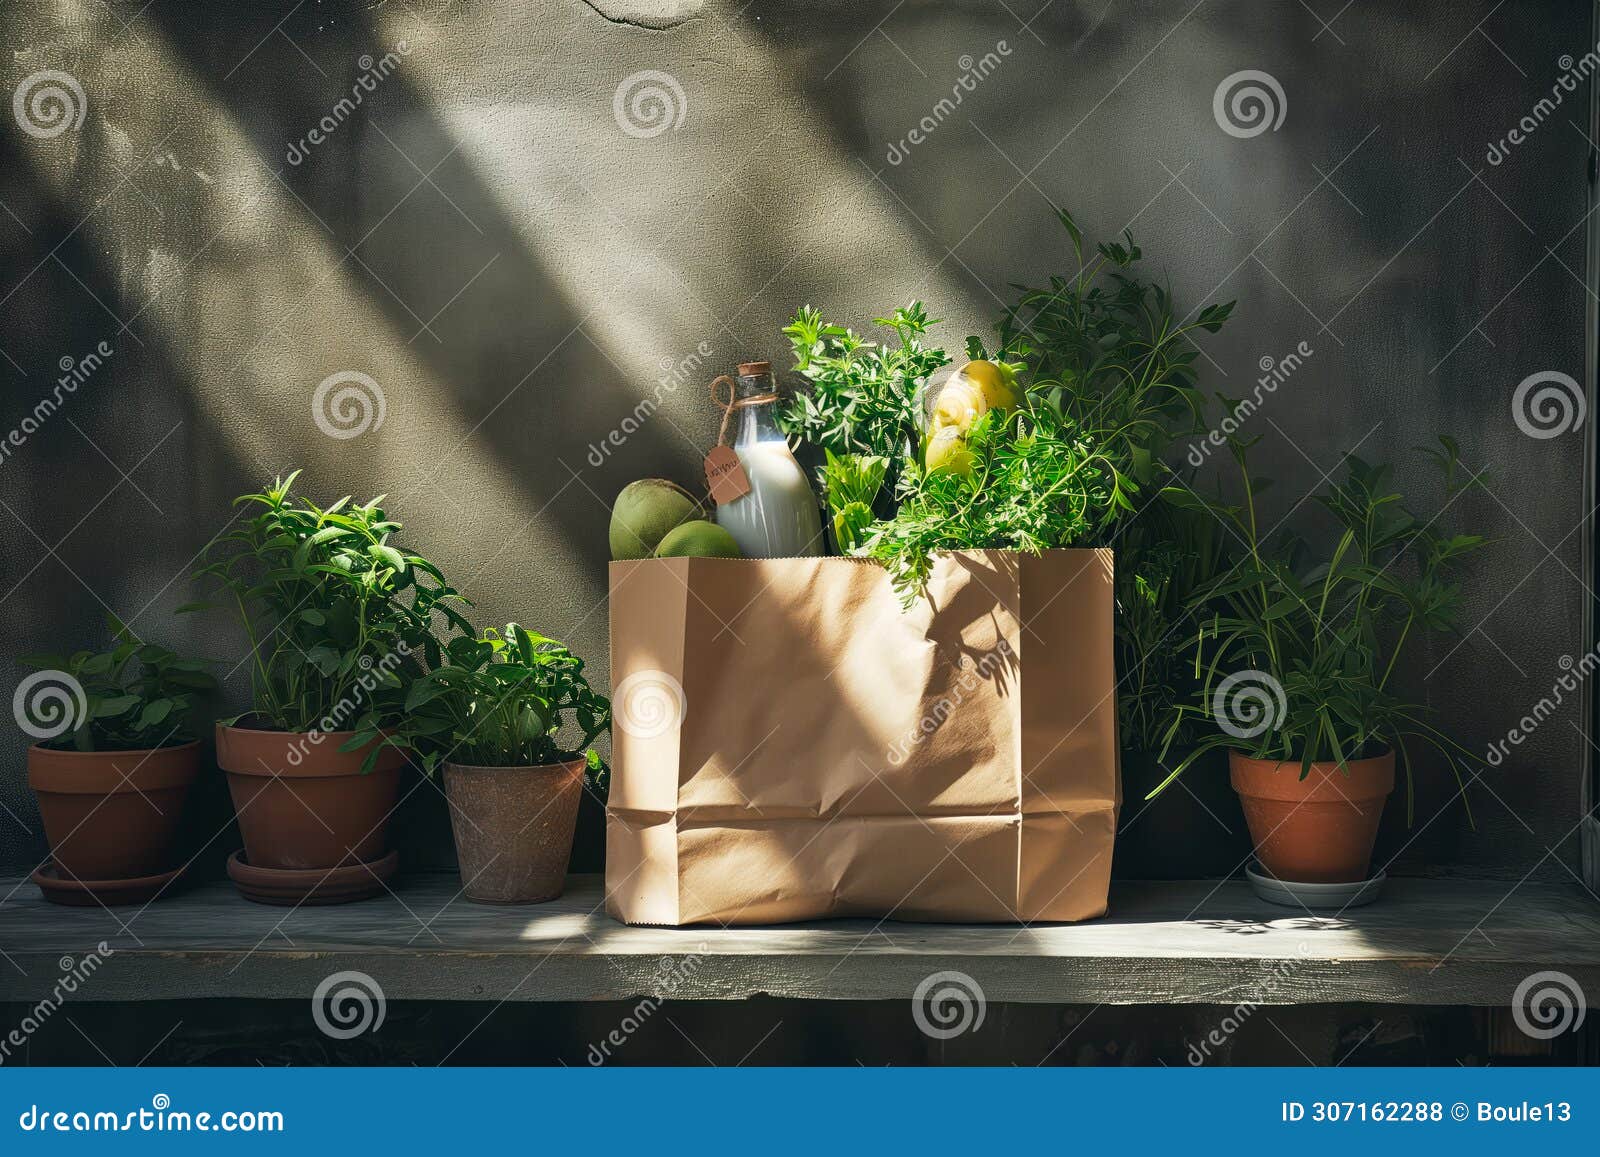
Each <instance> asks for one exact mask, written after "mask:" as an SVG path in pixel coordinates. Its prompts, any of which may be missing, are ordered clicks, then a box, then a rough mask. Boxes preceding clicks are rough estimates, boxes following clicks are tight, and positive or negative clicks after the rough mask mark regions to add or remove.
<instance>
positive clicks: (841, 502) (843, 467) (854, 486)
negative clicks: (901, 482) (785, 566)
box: [818, 450, 889, 554]
mask: <svg viewBox="0 0 1600 1157" xmlns="http://www.w3.org/2000/svg"><path fill="white" fill-rule="evenodd" d="M826 454H827V461H826V462H825V463H824V464H823V467H822V470H821V472H820V473H819V475H818V477H819V478H820V479H821V481H822V492H823V494H824V495H825V496H826V500H827V506H828V514H829V519H830V522H831V525H832V527H833V542H834V545H835V546H836V547H838V548H839V550H840V551H841V552H842V553H844V554H853V553H855V551H856V549H857V548H858V547H859V546H860V545H861V541H862V536H863V535H864V534H865V532H866V529H867V527H869V526H870V525H872V519H873V513H872V504H873V503H874V502H875V501H876V500H877V497H878V494H879V492H880V491H881V490H882V489H883V480H884V478H885V477H886V476H887V475H888V473H889V459H888V458H886V457H884V456H883V455H882V454H835V453H834V452H833V451H832V450H828V451H826Z"/></svg>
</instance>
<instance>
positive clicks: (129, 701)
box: [14, 619, 216, 904]
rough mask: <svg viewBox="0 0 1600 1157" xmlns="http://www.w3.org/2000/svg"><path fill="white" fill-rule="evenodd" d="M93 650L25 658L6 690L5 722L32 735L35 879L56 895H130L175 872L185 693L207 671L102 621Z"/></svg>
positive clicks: (120, 898) (193, 746)
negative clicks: (100, 644)
mask: <svg viewBox="0 0 1600 1157" xmlns="http://www.w3.org/2000/svg"><path fill="white" fill-rule="evenodd" d="M111 629H112V634H113V643H112V646H111V647H110V648H109V649H108V650H104V651H77V652H74V653H73V654H71V655H30V656H27V657H25V658H24V659H23V662H24V663H25V664H26V665H28V666H30V667H33V668H35V669H36V670H35V672H34V673H33V674H32V675H29V676H27V677H25V678H24V679H23V681H22V683H21V685H19V687H18V690H17V694H16V696H15V700H14V701H15V704H16V707H17V723H18V725H19V726H20V727H21V728H22V730H23V731H24V732H25V733H26V734H28V735H29V736H31V737H32V738H34V739H35V740H36V741H37V742H35V743H34V744H33V746H32V747H30V748H29V749H28V783H29V786H31V787H32V788H33V790H34V793H35V795H36V796H37V797H38V800H39V815H40V818H41V819H42V820H43V823H44V829H45V837H46V839H47V840H48V841H49V843H50V855H51V858H52V859H53V861H54V866H53V869H48V870H47V869H41V870H40V872H38V873H35V879H36V881H37V882H39V884H40V887H41V888H42V889H44V892H45V895H46V896H47V897H48V898H50V899H52V900H57V901H59V902H62V903H84V904H92V903H97V902H99V903H108V904H114V903H135V902H143V901H145V900H148V899H150V898H151V896H153V895H156V894H158V893H159V891H160V890H161V888H163V887H164V886H165V885H166V884H167V883H168V882H169V881H170V880H171V879H172V877H173V876H175V875H176V872H175V870H174V868H173V865H172V863H171V848H172V839H173V835H174V833H175V832H176V830H177V826H178V818H179V816H180V815H181V813H182V811H183V804H184V800H185V799H186V798H187V796H188V794H189V787H190V785H191V784H192V783H193V782H194V779H195V776H196V774H197V773H198V771H199V768H200V745H199V743H198V741H196V739H195V738H194V735H193V733H192V732H191V730H190V727H189V722H190V720H189V717H190V714H191V712H192V710H193V697H194V696H195V695H196V694H198V693H203V692H207V691H210V690H211V689H212V688H214V687H215V686H216V682H215V680H213V679H212V677H211V676H210V675H209V674H207V673H206V669H205V664H204V663H202V662H200V661H199V660H195V659H182V658H179V657H178V656H177V655H175V654H174V653H173V652H171V651H169V650H167V649H166V648H165V647H160V646H157V645H155V644H154V643H148V642H145V641H143V640H141V639H140V638H138V637H137V636H136V635H135V634H134V633H133V631H132V630H131V629H130V628H129V627H127V626H126V625H124V624H123V623H121V622H118V621H117V620H115V619H113V620H112V621H111Z"/></svg>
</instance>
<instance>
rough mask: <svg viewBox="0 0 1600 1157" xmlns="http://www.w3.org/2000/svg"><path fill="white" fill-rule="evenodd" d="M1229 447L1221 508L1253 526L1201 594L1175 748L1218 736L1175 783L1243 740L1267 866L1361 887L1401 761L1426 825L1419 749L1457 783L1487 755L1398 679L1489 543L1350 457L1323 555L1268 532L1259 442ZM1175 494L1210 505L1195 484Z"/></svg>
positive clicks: (1243, 769)
mask: <svg viewBox="0 0 1600 1157" xmlns="http://www.w3.org/2000/svg"><path fill="white" fill-rule="evenodd" d="M1440 445H1441V447H1442V449H1439V450H1432V451H1429V453H1430V454H1431V455H1432V456H1433V457H1434V458H1435V459H1436V460H1437V461H1438V462H1439V463H1440V464H1441V465H1442V466H1443V467H1444V469H1445V472H1446V479H1447V485H1448V486H1450V487H1451V488H1452V489H1453V488H1454V487H1455V484H1456V480H1457V479H1458V477H1459V475H1460V466H1459V461H1458V455H1457V450H1456V446H1455V443H1454V442H1452V441H1451V440H1450V439H1448V438H1441V439H1440ZM1230 448H1231V450H1232V453H1233V456H1234V458H1235V460H1236V461H1237V462H1238V464H1239V469H1240V473H1241V475H1242V477H1243V483H1244V485H1243V500H1242V505H1240V506H1237V507H1235V506H1227V505H1223V504H1221V503H1215V504H1211V503H1207V505H1208V506H1209V507H1210V509H1211V513H1212V514H1214V515H1215V516H1217V517H1220V518H1222V519H1224V520H1225V521H1226V523H1227V524H1228V525H1229V526H1230V527H1231V528H1232V529H1233V530H1234V531H1235V533H1237V534H1238V535H1239V538H1240V541H1241V542H1242V543H1243V544H1244V547H1243V551H1242V553H1243V557H1242V558H1241V560H1240V562H1239V565H1238V566H1237V567H1236V568H1233V569H1232V570H1231V571H1229V572H1228V573H1225V574H1223V575H1221V576H1219V577H1218V579H1217V580H1216V581H1215V582H1213V583H1211V584H1209V585H1208V586H1207V587H1206V588H1205V589H1203V590H1202V591H1201V592H1200V594H1199V596H1198V597H1199V599H1201V600H1204V601H1206V602H1207V604H1208V605H1215V606H1217V607H1219V608H1220V609H1217V610H1215V611H1214V612H1213V613H1212V614H1210V615H1209V616H1208V617H1207V618H1205V619H1204V620H1202V623H1201V625H1200V628H1199V630H1198V631H1197V632H1196V633H1195V635H1194V636H1193V640H1192V646H1193V649H1194V664H1195V667H1194V670H1195V672H1196V675H1197V683H1198V685H1197V688H1196V693H1195V695H1194V696H1193V698H1192V699H1191V700H1190V701H1189V702H1187V703H1184V704H1181V705H1180V708H1179V711H1178V712H1177V715H1176V717H1175V718H1174V720H1173V722H1172V724H1171V725H1170V727H1169V730H1168V742H1169V743H1170V742H1171V741H1172V740H1173V739H1175V737H1176V736H1177V734H1178V730H1179V728H1180V727H1181V726H1183V725H1184V724H1185V723H1193V724H1195V725H1196V726H1200V727H1212V728H1215V729H1216V730H1214V731H1212V732H1211V734H1209V735H1206V736H1205V737H1204V738H1202V739H1201V740H1200V742H1199V744H1198V745H1197V746H1196V748H1195V750H1194V752H1192V753H1191V754H1190V755H1189V756H1188V757H1187V758H1186V759H1184V760H1182V761H1181V762H1179V763H1178V764H1177V766H1176V767H1175V769H1174V771H1173V773H1172V775H1171V776H1169V778H1168V780H1167V782H1168V783H1170V782H1171V780H1172V779H1175V778H1176V777H1177V776H1178V775H1180V774H1182V773H1183V772H1184V770H1186V768H1187V767H1188V766H1190V764H1191V763H1192V762H1193V761H1194V759H1196V758H1197V757H1198V755H1199V754H1200V753H1203V752H1205V751H1208V750H1211V749H1214V748H1219V747H1221V748H1226V749H1228V752H1229V763H1230V768H1231V778H1232V782H1233V786H1234V789H1235V790H1236V791H1237V792H1238V793H1239V796H1240V799H1241V801H1242V803H1243V805H1244V811H1245V816H1246V818H1247V820H1248V821H1249V824H1250V831H1251V834H1252V836H1253V837H1254V840H1255V846H1256V856H1257V858H1258V859H1259V860H1260V862H1261V864H1262V866H1263V867H1264V868H1265V869H1266V871H1267V872H1268V873H1270V874H1271V875H1272V876H1274V877H1276V878H1277V879H1278V880H1282V881H1290V882H1294V883H1310V884H1330V883H1349V882H1355V881H1361V880H1364V879H1366V877H1367V872H1368V870H1369V865H1370V863H1371V857H1372V848H1373V842H1374V840H1375V838H1376V836H1377V831H1378V823H1379V820H1380V818H1381V816H1382V812H1383V807H1384V803H1385V801H1386V799H1387V797H1388V796H1389V794H1390V792H1391V791H1392V790H1393V788H1394V783H1395V762H1396V755H1397V754H1398V756H1399V758H1400V761H1401V763H1402V766H1403V769H1404V771H1405V773H1406V775H1405V779H1406V816H1407V820H1408V821H1409V820H1410V819H1411V815H1412V810H1413V805H1412V800H1413V790H1412V776H1411V759H1410V750H1409V748H1408V742H1409V743H1410V744H1412V745H1421V746H1425V747H1429V748H1432V749H1433V750H1435V751H1436V752H1437V753H1438V754H1439V755H1441V756H1442V757H1443V758H1444V760H1445V762H1446V763H1447V764H1448V765H1449V767H1450V768H1451V771H1452V772H1453V773H1454V774H1455V776H1456V778H1457V781H1458V783H1460V782H1463V781H1462V766H1463V765H1464V764H1470V763H1471V762H1472V761H1474V759H1475V757H1474V756H1473V755H1472V754H1471V753H1470V752H1468V751H1467V749H1466V748H1464V747H1463V746H1462V745H1461V744H1459V743H1457V742H1456V741H1455V740H1454V739H1452V738H1451V737H1450V736H1448V735H1446V734H1445V733H1444V732H1442V731H1440V730H1439V729H1438V728H1437V727H1435V726H1434V725H1433V724H1432V723H1431V722H1430V721H1429V719H1428V712H1427V709H1426V708H1425V707H1424V706H1423V705H1421V704H1418V703H1415V702H1413V701H1411V700H1409V699H1407V698H1406V697H1404V696H1403V695H1400V694H1398V693H1397V692H1396V691H1395V689H1394V686H1393V679H1394V675H1395V669H1396V665H1397V663H1398V661H1399V658H1400V656H1401V654H1402V653H1403V651H1404V649H1405V647H1406V646H1407V644H1408V643H1413V642H1415V640H1416V639H1418V638H1419V637H1420V636H1422V635H1424V634H1425V633H1427V632H1430V631H1445V630H1448V629H1449V628H1450V627H1451V625H1452V623H1453V619H1454V612H1455V609H1456V605H1457V602H1458V599H1459V588H1458V587H1457V586H1456V585H1455V584H1454V583H1453V582H1452V581H1451V577H1452V575H1453V572H1454V571H1455V570H1456V568H1457V565H1458V563H1459V562H1460V560H1461V559H1462V557H1463V556H1464V555H1466V554H1468V553H1470V552H1471V551H1473V550H1476V549H1477V548H1478V547H1480V546H1482V545H1483V543H1484V541H1485V540H1484V539H1483V538H1481V537H1479V536H1477V535H1465V534H1449V533H1446V532H1445V531H1444V530H1442V529H1440V528H1439V525H1438V519H1437V518H1434V519H1428V520H1424V519H1420V518H1418V517H1416V516H1415V515H1413V514H1412V513H1411V512H1410V511H1408V510H1407V509H1406V508H1405V507H1404V506H1403V505H1402V502H1401V496H1400V495H1399V493H1398V492H1396V491H1395V490H1394V488H1393V485H1392V478H1391V475H1392V471H1391V469H1390V467H1388V466H1372V465H1368V464H1367V463H1365V462H1363V461H1362V460H1361V459H1359V458H1357V457H1355V456H1354V455H1347V456H1346V458H1345V461H1344V471H1343V477H1342V479H1341V480H1340V481H1338V482H1333V483H1330V484H1329V485H1328V487H1327V488H1326V489H1325V490H1324V491H1323V492H1322V493H1321V494H1319V495H1318V496H1317V502H1318V503H1319V504H1320V505H1321V506H1322V507H1323V509H1324V510H1326V511H1327V512H1328V513H1329V514H1330V515H1331V516H1332V519H1333V522H1334V528H1335V532H1336V534H1337V539H1336V541H1335V543H1334V546H1333V548H1332V550H1331V551H1330V552H1329V553H1328V555H1327V557H1326V558H1325V559H1323V560H1322V561H1319V562H1315V563H1313V562H1312V561H1311V557H1310V556H1311V552H1310V550H1309V548H1308V547H1307V546H1306V544H1305V543H1304V542H1303V541H1302V540H1300V539H1299V538H1298V537H1297V536H1295V535H1293V534H1292V533H1289V532H1283V533H1281V534H1278V535H1274V536H1271V537H1270V538H1268V539H1265V540H1264V539H1263V536H1262V535H1261V534H1260V533H1259V531H1258V519H1257V509H1256V494H1257V493H1258V492H1259V490H1260V485H1259V483H1258V482H1256V481H1255V480H1254V479H1252V477H1251V474H1250V470H1249V466H1248V454H1247V451H1248V448H1249V443H1247V442H1243V441H1237V440H1236V441H1234V442H1233V443H1231V447H1230ZM1470 481H1475V480H1469V484H1470ZM1171 497H1173V498H1174V499H1175V500H1177V501H1181V502H1194V503H1200V502H1202V501H1204V500H1201V499H1199V498H1197V497H1196V496H1194V495H1193V493H1192V492H1185V493H1183V494H1177V495H1172V496H1171ZM1165 786H1166V783H1163V784H1161V785H1160V786H1158V787H1157V788H1156V789H1155V790H1156V791H1160V790H1161V789H1162V788H1164V787H1165ZM1151 794H1152V795H1154V794H1155V792H1152V793H1151ZM1462 798H1463V800H1465V788H1464V783H1463V796H1462ZM1468 816H1469V818H1470V816H1471V810H1470V807H1469V808H1468Z"/></svg>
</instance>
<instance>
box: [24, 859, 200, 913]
mask: <svg viewBox="0 0 1600 1157" xmlns="http://www.w3.org/2000/svg"><path fill="white" fill-rule="evenodd" d="M182 871H183V868H182V867H181V866H179V867H176V868H173V869H172V871H170V872H162V873H161V874H160V875H157V876H139V877H136V878H134V879H131V880H74V879H73V878H72V877H71V876H66V875H63V874H62V872H61V869H60V868H58V867H56V863H55V861H54V860H51V861H50V862H49V863H47V864H45V865H44V866H43V867H41V868H37V869H35V870H34V873H33V876H32V880H33V882H34V883H35V884H37V885H39V891H40V892H42V893H44V898H45V899H46V900H49V901H50V902H51V903H52V904H65V905H67V906H68V907H69V908H99V907H101V906H102V905H104V906H105V907H107V908H111V907H115V906H116V905H118V904H148V903H149V902H150V901H151V900H154V899H155V898H156V897H157V896H158V895H160V894H161V890H162V889H163V888H165V887H166V886H167V885H168V884H170V883H172V881H173V880H176V879H177V878H178V875H179V874H180V873H181V872H182Z"/></svg>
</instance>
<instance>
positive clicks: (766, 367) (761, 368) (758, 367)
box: [739, 362, 772, 378]
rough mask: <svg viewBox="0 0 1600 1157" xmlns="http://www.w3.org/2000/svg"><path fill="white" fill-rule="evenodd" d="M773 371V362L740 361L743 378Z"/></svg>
mask: <svg viewBox="0 0 1600 1157" xmlns="http://www.w3.org/2000/svg"><path fill="white" fill-rule="evenodd" d="M771 372H772V363H771V362H740V363H739V376H740V377H741V378H748V377H754V376H755V375H757V374H770V373H771Z"/></svg>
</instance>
